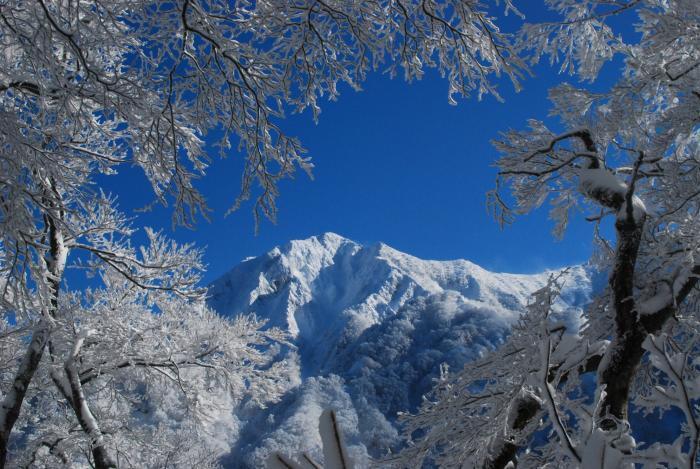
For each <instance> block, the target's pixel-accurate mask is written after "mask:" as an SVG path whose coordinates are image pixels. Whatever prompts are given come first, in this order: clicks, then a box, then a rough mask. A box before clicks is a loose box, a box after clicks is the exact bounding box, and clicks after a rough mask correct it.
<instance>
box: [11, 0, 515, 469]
mask: <svg viewBox="0 0 700 469" xmlns="http://www.w3.org/2000/svg"><path fill="white" fill-rule="evenodd" d="M504 5H505V6H504V8H505V11H506V12H508V11H516V10H514V7H513V6H512V5H511V3H510V1H509V0H504ZM0 31H1V32H0V44H2V51H3V53H2V55H1V56H0V103H1V109H2V112H0V145H1V147H2V152H1V153H0V272H1V274H0V285H1V286H2V289H3V290H2V296H1V301H2V315H3V336H2V337H3V340H2V347H1V349H2V352H3V353H4V354H5V355H4V358H5V359H6V361H5V365H4V368H3V370H2V371H3V381H2V404H1V405H0V466H2V465H4V463H5V461H6V458H7V455H8V447H9V444H10V441H11V436H12V434H13V431H14V430H15V427H16V423H17V422H18V419H20V418H24V417H29V416H28V415H24V416H23V415H22V412H23V409H24V412H25V413H26V406H25V405H24V404H25V402H26V400H27V397H28V396H29V395H31V396H35V397H36V398H37V399H38V400H39V401H40V402H42V403H43V402H46V401H45V399H49V402H54V400H55V399H56V398H57V397H58V396H61V397H62V398H63V402H64V405H67V406H68V407H69V408H70V409H72V411H73V414H74V415H73V416H72V417H71V419H73V418H74V419H75V421H77V422H78V424H79V426H80V428H81V430H82V431H83V432H84V433H85V436H84V438H87V440H86V441H87V443H85V442H83V443H84V444H85V447H86V448H88V453H90V454H89V455H88V456H86V457H87V459H92V462H93V463H94V464H95V465H96V466H97V467H110V466H113V465H114V464H115V460H114V455H113V454H112V453H110V450H111V449H117V450H118V448H116V447H114V446H110V445H112V443H105V435H104V431H103V430H102V426H101V425H100V422H98V419H97V418H96V415H97V413H99V412H102V410H99V409H101V403H100V402H101V401H100V399H101V398H100V393H99V392H98V391H97V390H91V389H90V388H91V386H92V385H93V384H94V383H95V380H97V379H98V378H97V377H96V378H94V379H91V380H89V381H88V382H85V379H83V378H84V376H83V374H84V373H85V372H86V369H85V368H82V365H83V364H84V363H92V365H91V366H92V367H95V366H97V367H98V368H100V367H102V366H112V367H116V369H112V370H111V371H110V372H109V373H117V372H118V373H135V374H138V373H145V370H144V368H154V369H155V370H160V371H163V372H164V373H166V375H167V374H168V373H170V374H171V375H170V378H172V377H173V376H172V373H177V371H178V369H180V368H181V365H184V364H185V363H187V364H189V361H192V355H191V354H190V355H189V358H187V357H188V356H184V357H183V358H182V360H184V361H185V362H183V363H179V362H178V361H177V360H175V361H174V363H171V364H170V366H168V367H163V366H161V365H162V363H163V362H162V359H163V357H160V356H159V357H157V360H159V361H156V362H154V363H158V365H153V366H150V365H149V366H148V367H145V366H142V365H143V364H145V363H150V362H148V360H149V358H146V357H148V356H149V354H148V353H147V352H148V350H149V348H150V347H154V346H156V345H155V344H157V343H158V340H156V339H152V340H150V341H147V342H146V343H144V344H140V345H139V347H142V348H140V349H139V350H133V349H131V348H130V347H133V346H134V345H135V344H134V343H133V341H132V340H131V339H129V340H127V339H125V338H124V337H131V336H129V334H128V333H126V332H125V334H126V335H125V336H119V337H115V338H114V340H115V343H120V341H125V342H124V343H126V344H127V345H128V347H127V348H126V349H119V350H114V351H113V352H114V354H115V355H117V356H119V355H120V354H121V355H124V356H123V357H122V358H123V361H122V362H118V363H127V364H128V366H125V367H124V368H121V367H119V366H118V364H115V363H114V362H113V361H111V360H112V359H111V358H110V359H109V360H107V359H106V358H104V355H103V354H102V353H100V351H109V350H111V349H110V348H109V343H107V342H103V341H98V340H97V339H96V337H98V336H96V335H94V334H92V333H90V329H89V328H86V327H84V325H85V324H89V323H90V322H91V321H92V320H93V319H92V318H93V315H94V314H95V313H96V311H99V310H101V308H103V305H102V303H100V302H95V301H94V298H95V295H96V293H94V292H84V295H79V297H80V298H81V299H75V300H73V302H72V303H71V301H69V298H68V296H69V295H68V293H69V292H68V291H67V290H66V286H65V281H64V280H65V279H64V273H65V270H66V268H69V267H71V266H73V267H75V266H78V267H81V266H82V264H81V262H80V261H85V262H87V267H88V268H89V269H91V270H95V271H97V272H98V274H99V277H101V278H102V279H103V282H102V286H103V287H104V288H105V289H112V288H116V291H112V292H109V291H107V292H104V293H101V294H100V295H104V296H105V298H106V299H105V300H104V301H107V302H108V303H109V302H111V303H114V302H115V301H116V300H115V296H114V295H117V292H124V294H126V295H127V296H130V295H133V296H135V297H137V298H141V296H140V295H146V297H148V298H149V299H148V300H146V299H142V300H138V301H136V300H134V301H136V304H131V303H130V304H129V305H128V307H129V308H135V310H137V311H139V312H140V313H139V314H140V315H141V318H140V319H139V321H145V322H146V323H147V322H148V321H149V320H153V321H155V320H156V319H155V318H152V317H151V316H149V315H148V314H152V313H153V312H154V311H155V312H158V309H159V308H161V307H164V306H163V305H162V304H161V303H160V302H161V301H165V300H163V299H159V300H158V301H155V300H153V299H151V297H152V296H153V295H157V294H158V295H163V296H165V297H169V298H170V296H172V295H174V296H173V297H172V298H171V299H169V300H167V302H170V301H176V300H175V299H174V298H179V300H177V301H190V302H191V303H187V306H185V305H184V304H183V306H182V307H185V308H188V309H189V308H191V310H192V311H195V312H196V311H199V308H200V306H197V305H198V302H199V301H201V298H202V295H203V293H204V292H203V291H202V290H201V289H200V288H199V287H198V286H197V281H198V274H197V272H198V271H199V269H200V265H199V254H198V253H197V252H196V250H194V249H192V248H191V247H177V246H174V245H171V244H170V243H169V242H167V241H165V240H164V239H163V238H162V236H160V235H155V234H151V235H149V237H150V244H149V245H148V246H146V247H144V248H143V250H142V251H141V252H138V250H137V249H135V248H134V247H133V245H134V244H135V242H134V241H133V240H132V235H133V230H132V229H131V228H130V227H129V225H128V223H127V219H126V217H125V215H124V214H122V213H120V212H119V211H118V210H117V209H116V205H115V200H114V199H113V198H112V197H111V196H108V195H105V194H103V193H102V192H101V191H100V190H99V183H98V182H97V181H99V180H100V178H101V177H106V176H109V175H111V174H114V173H117V172H119V171H120V170H121V168H123V167H124V165H126V164H133V165H136V166H138V167H140V168H141V169H142V170H143V173H144V174H145V175H146V177H147V179H148V181H149V183H150V185H151V186H152V188H153V191H154V193H155V198H156V202H160V203H163V204H172V206H173V222H174V223H175V224H182V225H187V226H191V225H192V224H193V223H194V222H195V220H196V219H197V218H198V216H199V215H203V216H206V214H207V212H208V209H207V206H206V202H205V199H204V197H203V195H202V194H201V193H200V191H199V190H198V188H197V187H196V186H195V179H196V178H198V177H200V176H202V175H204V174H205V172H206V167H207V163H208V160H209V158H208V148H209V146H210V145H211V146H214V147H218V148H219V152H220V154H221V155H225V154H227V153H229V151H230V149H231V148H232V147H238V148H239V149H240V150H242V151H243V152H244V154H245V162H246V164H245V169H244V171H243V175H242V179H241V187H240V194H239V196H238V198H237V200H236V202H235V203H234V205H233V208H236V207H238V206H239V205H240V204H241V203H243V202H244V201H245V200H247V199H248V198H249V197H251V195H252V194H253V191H254V185H255V184H257V185H259V191H256V196H255V198H256V200H255V202H254V204H253V208H254V212H255V215H256V219H257V217H258V215H259V214H264V215H265V216H268V217H270V218H271V219H274V216H275V213H276V207H275V199H276V197H277V195H278V190H277V183H278V181H279V180H280V179H281V178H283V177H286V176H289V175H291V174H293V172H294V171H295V168H297V167H300V168H302V169H304V170H307V171H309V170H310V169H311V163H310V161H309V160H308V159H307V158H305V157H304V156H303V152H304V150H303V148H302V147H301V144H300V143H299V142H298V141H297V140H296V139H295V138H292V137H289V136H287V135H286V134H285V133H284V132H283V131H282V129H281V127H280V126H279V124H278V120H279V119H280V118H281V117H283V115H284V113H285V112H286V111H289V110H290V109H291V110H296V111H302V110H304V109H306V108H311V110H312V112H313V114H314V117H317V115H318V112H319V105H318V101H319V99H320V98H321V97H324V96H328V97H329V98H331V99H333V98H335V97H337V95H338V85H339V83H346V84H349V85H350V86H352V87H355V88H358V87H359V84H360V83H361V82H362V80H363V79H364V77H365V74H366V73H367V72H368V70H370V69H373V68H374V69H376V68H378V67H380V66H382V65H383V64H386V67H387V69H388V71H389V72H390V73H391V74H395V73H396V72H397V71H398V70H399V68H402V69H403V72H404V75H405V77H406V78H407V79H408V80H412V79H415V78H420V76H421V75H422V73H423V70H424V68H425V67H436V68H438V69H439V70H440V72H441V73H442V74H443V75H444V76H445V77H446V78H447V80H448V82H449V93H450V97H452V96H453V95H455V94H458V95H468V94H469V93H471V92H477V93H478V94H479V95H482V94H484V93H492V94H496V89H495V86H494V85H493V84H492V83H491V81H490V79H491V77H492V76H497V75H500V74H506V75H507V76H508V77H509V78H510V79H511V81H513V83H515V84H516V86H517V81H518V79H519V77H520V75H521V73H522V72H523V71H524V70H525V68H526V67H525V64H524V63H523V62H522V61H520V60H519V59H518V57H517V54H516V53H515V52H514V50H513V49H512V47H511V43H510V39H511V38H510V37H509V36H508V35H506V34H503V33H501V32H500V31H499V29H498V28H497V27H496V25H495V24H494V22H493V19H492V17H491V16H490V14H489V13H488V9H487V5H484V4H482V3H481V2H478V1H474V0H469V1H467V0H463V1H457V0H449V1H447V0H446V1H444V2H439V3H438V2H433V1H428V0H420V1H419V0H411V1H390V0H381V1H380V0H377V1H371V2H345V1H339V0H329V1H313V2H312V1H305V0H294V1H282V0H275V1H272V0H268V1H256V2H248V1H242V2H229V1H219V0H212V1H201V0H183V1H177V2H165V3H163V2H152V1H139V0H119V1H110V2H104V1H100V0H97V1H87V0H75V1H72V0H71V1H62V2H50V1H46V0H38V1H37V2H34V3H27V2H23V1H10V2H5V3H4V4H3V5H2V6H1V7H0ZM205 142H206V143H205ZM115 275H116V276H117V277H118V278H121V279H122V281H125V282H126V283H127V284H128V285H131V286H130V287H127V286H123V285H121V284H120V283H119V282H115V281H114V280H113V277H114V276H115ZM105 279H109V280H108V281H107V280H105ZM132 287H133V288H134V290H133V291H132V290H131V288H132ZM98 296H99V295H98ZM64 297H65V298H64ZM120 301H123V300H120ZM139 301H140V303H139ZM167 302H166V303H167ZM117 303H118V302H117ZM167 304H169V303H167ZM70 305H72V306H70ZM149 310H151V311H150V313H149V312H148V311H149ZM119 314H120V313H119ZM119 314H118V312H115V313H109V314H108V316H109V317H110V318H111V319H110V321H111V322H107V323H99V327H98V330H100V331H101V332H100V334H102V333H103V332H104V331H108V332H109V331H113V330H118V327H117V326H118V325H119V321H120V319H119V318H120V316H119ZM193 314H194V313H193ZM197 314H199V313H197ZM156 317H158V318H160V317H161V316H158V315H156ZM210 319H211V318H209V319H208V320H210ZM183 321H184V319H183ZM185 322H186V321H185ZM249 325H250V327H251V329H250V336H249V337H248V339H247V340H248V342H245V341H243V342H241V344H246V343H247V344H249V345H251V346H253V345H256V344H257V343H258V340H262V339H261V337H262V336H261V335H260V334H261V333H259V332H256V331H257V329H256V327H257V323H251V324H249ZM181 326H183V327H185V326H184V325H183V324H181ZM189 327H193V329H191V328H190V329H188V328H189ZM221 327H223V328H227V327H234V329H235V324H234V325H233V326H231V325H222V326H221ZM100 328H102V329H100ZM185 330H186V331H188V332H187V334H190V335H191V336H192V337H190V336H187V338H188V340H193V342H183V343H189V344H190V346H192V345H193V344H196V343H198V340H199V337H197V330H198V329H197V328H196V327H194V326H192V325H191V324H189V325H187V328H185ZM134 334H136V336H138V331H136V332H134ZM107 336H109V334H107ZM182 340H183V341H184V340H185V339H184V338H183V339H182ZM94 343H99V344H100V345H99V346H97V345H95V346H93V345H92V344H94ZM183 343H180V345H179V346H180V347H182V346H184V345H183ZM237 343H238V342H237ZM46 350H48V354H46V353H45V352H46ZM248 352H249V354H250V353H252V349H250V348H249V349H248ZM221 353H223V352H221ZM217 354H218V352H217ZM47 355H48V356H47ZM224 355H225V354H224ZM216 356H217V357H218V355H216ZM134 357H136V358H134ZM245 357H248V358H245ZM209 358H212V359H213V357H209ZM239 358H241V357H239ZM241 359H243V362H244V363H246V360H248V359H250V356H248V355H246V356H244V357H242V358H241ZM103 362H105V364H104V365H102V363H103ZM254 362H255V361H253V362H251V363H254ZM162 368H164V369H162ZM204 368H207V369H208V366H204ZM216 368H217V370H219V369H220V368H221V367H219V366H217V367H216ZM224 368H225V367H224ZM88 370H89V368H88ZM252 370H253V369H252V368H250V367H243V369H242V371H244V372H245V373H249V372H250V373H252V372H253V371H252ZM153 371H154V370H150V371H149V373H148V376H146V375H142V378H143V379H145V378H146V377H148V378H149V380H150V378H151V377H153V376H155V375H154V374H153ZM160 371H158V372H159V373H160ZM200 371H201V370H200ZM204 371H206V370H204ZM89 376H92V375H89ZM47 377H50V380H51V381H52V382H53V384H54V386H55V389H53V391H52V392H53V394H52V392H49V391H47V390H46V389H45V386H43V384H42V385H41V386H39V385H37V380H39V379H40V378H41V379H44V381H42V382H41V383H45V382H46V379H47ZM99 377H100V379H107V377H106V375H105V374H103V373H102V371H100V372H99ZM124 379H127V378H125V377H124ZM135 379H136V378H135V377H133V376H132V377H130V378H129V380H132V381H133V380H135ZM176 381H177V382H178V384H182V383H181V382H180V380H179V379H178V380H176ZM147 382H149V383H151V382H152V380H151V381H147ZM39 391H46V393H44V394H41V392H39ZM93 391H94V393H93ZM183 392H184V394H185V395H187V392H186V391H183ZM37 393H38V394H37ZM273 394H274V393H273ZM54 404H55V402H54ZM46 408H47V407H46V406H44V405H43V404H41V405H39V406H38V407H36V411H37V412H44V411H45V409H46ZM96 409H97V410H96ZM98 411H99V412H98ZM105 412H106V411H105ZM35 417H36V416H35ZM75 421H73V423H75ZM52 422H53V421H52ZM54 423H55V422H54ZM54 423H51V424H50V425H54ZM47 425H49V424H48V423H47ZM31 426H32V431H34V432H36V435H41V437H37V438H38V439H36V440H35V441H33V442H32V444H34V445H38V446H37V448H38V447H42V448H44V449H47V450H48V452H49V453H51V452H52V451H53V452H56V454H59V455H60V454H69V453H70V454H73V452H74V451H77V450H75V448H76V446H74V445H75V444H78V443H74V442H73V443H71V442H67V440H65V439H60V440H59V439H51V438H49V437H47V436H46V435H47V434H48V433H46V432H47V431H48V430H45V429H44V428H45V427H43V426H42V425H39V424H38V423H37V422H36V421H33V422H32V424H31ZM47 438H48V439H47ZM60 438H62V437H60ZM76 441H77V440H76ZM71 445H73V446H71ZM71 448H72V449H71ZM42 451H43V450H42ZM66 452H67V453H66ZM33 454H39V453H36V452H35V453H33ZM42 454H43V453H42ZM71 457H72V456H71ZM59 459H60V456H59Z"/></svg>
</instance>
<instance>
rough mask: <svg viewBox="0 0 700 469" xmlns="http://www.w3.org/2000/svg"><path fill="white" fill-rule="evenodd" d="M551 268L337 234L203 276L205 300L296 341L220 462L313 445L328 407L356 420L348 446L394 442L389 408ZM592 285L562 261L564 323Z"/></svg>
mask: <svg viewBox="0 0 700 469" xmlns="http://www.w3.org/2000/svg"><path fill="white" fill-rule="evenodd" d="M555 272H557V271H546V272H542V273H539V274H509V273H494V272H490V271H488V270H486V269H484V268H482V267H480V266H478V265H477V264H474V263H473V262H470V261H468V260H450V261H434V260H422V259H419V258H417V257H415V256H411V255H410V254H406V253H403V252H401V251H398V250H396V249H394V248H392V247H390V246H388V245H386V244H384V243H375V244H372V245H368V246H363V245H361V244H359V243H356V242H354V241H352V240H350V239H347V238H344V237H342V236H340V235H337V234H335V233H324V234H321V235H318V236H312V237H310V238H307V239H304V240H293V241H290V242H288V243H286V244H285V245H282V246H277V247H275V248H273V249H271V250H270V251H268V252H267V253H265V254H263V255H261V256H258V257H255V258H251V259H248V260H246V261H244V262H242V263H240V264H239V265H238V266H236V267H234V268H233V269H232V270H231V271H229V272H228V273H226V274H225V275H223V276H222V277H221V278H219V279H218V280H216V281H215V282H213V283H212V285H211V288H210V300H209V303H210V305H211V306H212V307H213V308H214V309H215V310H217V311H218V312H219V313H220V314H224V315H235V314H241V313H255V314H256V315H257V316H258V317H260V318H262V319H265V320H267V321H268V326H269V327H279V328H281V329H283V330H285V331H286V332H288V334H289V335H290V342H291V344H293V345H294V346H295V347H296V348H295V349H294V350H289V351H288V353H287V355H286V358H285V359H288V360H292V361H294V362H295V363H296V364H297V365H298V367H297V369H298V374H297V375H296V376H291V377H290V379H289V382H290V388H289V391H288V393H287V395H286V396H285V397H284V398H283V399H282V401H281V402H280V403H279V404H277V405H273V406H271V407H270V408H269V409H267V410H266V411H265V412H264V413H263V414H262V415H261V416H257V417H255V418H252V419H251V420H246V417H244V416H240V418H241V432H240V438H239V442H238V444H237V447H236V449H235V453H236V454H237V455H239V456H240V455H243V457H242V458H241V457H236V458H235V460H236V461H235V462H231V463H230V464H229V465H230V466H231V467H256V466H259V465H260V464H262V461H263V460H264V458H265V454H266V452H269V451H271V450H274V449H276V448H285V450H287V451H289V449H290V448H298V449H299V450H302V449H304V450H309V448H307V447H305V445H306V446H308V445H311V446H312V448H311V450H310V451H312V452H314V451H317V450H318V444H317V443H318V442H316V441H315V440H314V439H313V438H311V439H309V438H310V437H309V435H312V434H315V433H317V429H316V420H315V418H317V417H318V415H316V414H318V413H320V411H321V410H322V408H323V407H329V406H331V407H334V408H336V409H337V410H338V414H339V416H340V417H339V418H343V419H345V421H346V425H348V426H350V425H352V426H354V427H353V429H352V430H351V431H348V435H349V438H350V440H351V443H352V444H351V447H352V448H354V451H356V452H357V454H366V453H369V454H372V455H374V456H378V455H381V454H383V453H384V452H386V451H387V450H388V449H389V448H392V447H395V445H396V444H397V442H398V437H397V430H396V419H395V417H396V413H397V412H399V411H405V410H414V409H415V407H416V406H417V404H418V403H419V402H420V399H421V396H422V395H423V394H424V393H426V392H428V391H429V390H430V388H431V386H432V380H433V378H435V377H436V376H437V374H438V372H439V368H440V365H441V364H442V363H447V364H448V365H449V366H450V367H451V368H452V369H459V368H461V367H462V366H464V364H465V363H468V362H469V361H470V360H473V359H475V358H478V357H479V356H480V355H481V354H483V353H485V352H486V351H488V350H491V349H493V348H494V347H497V346H498V345H499V344H500V343H501V342H502V341H503V339H504V337H505V336H506V335H507V334H508V331H509V328H510V326H511V325H512V324H513V323H514V322H515V321H516V320H517V319H518V317H519V315H520V313H521V312H522V311H523V310H524V307H525V305H526V304H527V302H528V300H529V297H530V295H531V294H532V293H533V292H534V291H536V290H537V289H539V288H541V287H542V286H544V285H545V284H546V282H547V279H548V278H549V276H550V275H551V274H553V273H555ZM593 288H594V285H593V275H592V273H591V272H590V271H589V269H587V268H586V267H585V266H573V267H570V268H569V269H568V271H567V273H566V283H565V287H564V290H563V291H562V295H561V297H560V298H559V300H558V301H557V303H556V307H555V309H556V314H557V315H559V316H560V317H561V320H562V321H563V322H564V323H565V324H567V325H569V326H570V327H571V328H572V330H573V328H575V327H577V326H578V324H579V321H580V316H581V313H582V311H583V309H582V308H583V307H584V306H585V305H586V304H587V303H588V302H589V301H590V298H591V294H592V290H593ZM314 416H315V417H314ZM290 435H297V436H296V437H292V436H290ZM290 439H291V440H290ZM314 448H315V449H314Z"/></svg>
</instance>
